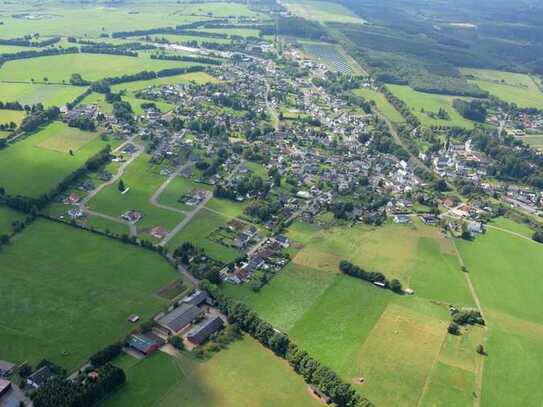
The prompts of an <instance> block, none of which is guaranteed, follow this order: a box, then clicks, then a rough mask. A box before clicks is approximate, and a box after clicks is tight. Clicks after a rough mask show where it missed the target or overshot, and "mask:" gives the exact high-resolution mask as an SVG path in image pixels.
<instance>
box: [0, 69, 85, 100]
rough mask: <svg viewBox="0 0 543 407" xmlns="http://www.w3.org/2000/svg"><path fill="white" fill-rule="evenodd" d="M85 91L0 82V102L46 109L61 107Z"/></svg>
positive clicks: (63, 86)
mask: <svg viewBox="0 0 543 407" xmlns="http://www.w3.org/2000/svg"><path fill="white" fill-rule="evenodd" d="M0 72H1V69H0ZM85 89H86V88H82V87H78V86H69V85H53V84H51V85H46V84H32V83H8V82H0V101H2V102H13V101H18V102H19V103H21V104H23V105H35V104H37V103H41V104H43V105H44V106H46V107H49V106H58V107H61V106H64V105H65V104H66V103H68V102H71V101H72V100H74V99H75V98H76V97H77V96H79V95H81V94H82V93H83V92H84V91H85Z"/></svg>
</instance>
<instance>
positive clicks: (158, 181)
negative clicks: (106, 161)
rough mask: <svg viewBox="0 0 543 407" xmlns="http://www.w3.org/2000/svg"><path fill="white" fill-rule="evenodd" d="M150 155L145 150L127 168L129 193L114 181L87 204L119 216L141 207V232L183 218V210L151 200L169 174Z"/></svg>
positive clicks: (123, 178)
mask: <svg viewBox="0 0 543 407" xmlns="http://www.w3.org/2000/svg"><path fill="white" fill-rule="evenodd" d="M149 159H150V157H149V156H148V155H146V154H142V155H141V156H140V157H138V158H137V159H136V160H135V161H134V162H132V163H131V164H130V165H129V166H128V167H127V168H126V170H125V172H124V175H123V176H122V177H121V179H122V180H123V182H124V184H125V186H126V187H127V188H130V190H129V191H128V192H127V193H125V194H121V192H119V190H118V184H117V183H115V184H113V185H110V186H108V187H106V188H104V189H102V190H101V191H100V192H99V193H98V194H97V195H96V196H95V197H94V198H92V199H91V200H90V201H89V203H88V205H87V206H88V208H89V209H92V210H94V211H97V212H100V213H105V214H107V215H110V216H114V217H119V218H120V216H121V215H122V214H123V213H124V212H126V211H128V210H138V211H140V212H142V213H143V218H142V219H141V220H140V221H139V222H138V223H137V227H138V230H139V231H140V232H146V231H147V229H150V228H153V227H156V226H162V227H164V228H166V229H167V230H171V229H172V228H173V227H174V226H175V225H177V224H178V223H179V222H181V221H182V220H183V217H184V216H183V214H181V213H177V212H172V211H168V210H166V209H162V208H157V207H155V206H153V205H151V204H150V203H149V199H150V198H151V196H152V195H153V194H154V193H155V191H156V190H157V189H158V188H159V187H160V186H161V185H162V184H163V183H164V182H165V181H166V177H165V176H162V175H160V168H159V167H156V166H154V165H152V164H150V163H149Z"/></svg>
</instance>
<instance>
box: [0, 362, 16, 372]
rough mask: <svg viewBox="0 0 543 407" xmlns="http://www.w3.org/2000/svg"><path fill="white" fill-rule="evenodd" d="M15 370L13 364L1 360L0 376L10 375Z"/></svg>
mask: <svg viewBox="0 0 543 407" xmlns="http://www.w3.org/2000/svg"><path fill="white" fill-rule="evenodd" d="M14 369H15V364H14V363H11V362H6V361H5V360H0V376H1V375H2V374H7V373H10V372H11V371H12V370H14Z"/></svg>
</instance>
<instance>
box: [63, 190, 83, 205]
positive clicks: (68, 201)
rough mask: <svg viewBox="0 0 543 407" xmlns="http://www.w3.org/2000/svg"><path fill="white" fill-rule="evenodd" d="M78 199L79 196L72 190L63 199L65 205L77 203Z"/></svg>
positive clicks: (79, 198)
mask: <svg viewBox="0 0 543 407" xmlns="http://www.w3.org/2000/svg"><path fill="white" fill-rule="evenodd" d="M80 200H81V197H80V196H79V195H78V194H76V193H75V192H72V193H71V194H70V195H68V196H67V197H66V198H65V199H64V203H65V204H67V205H75V204H77V203H79V201H80Z"/></svg>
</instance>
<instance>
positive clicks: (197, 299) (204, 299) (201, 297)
mask: <svg viewBox="0 0 543 407" xmlns="http://www.w3.org/2000/svg"><path fill="white" fill-rule="evenodd" d="M183 303H184V304H190V305H194V306H196V307H197V306H199V305H202V304H203V303H206V304H209V305H212V304H211V303H212V300H211V298H210V297H209V295H207V293H206V292H205V291H201V290H196V291H194V292H193V293H192V294H191V295H189V296H188V297H185V298H183Z"/></svg>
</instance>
